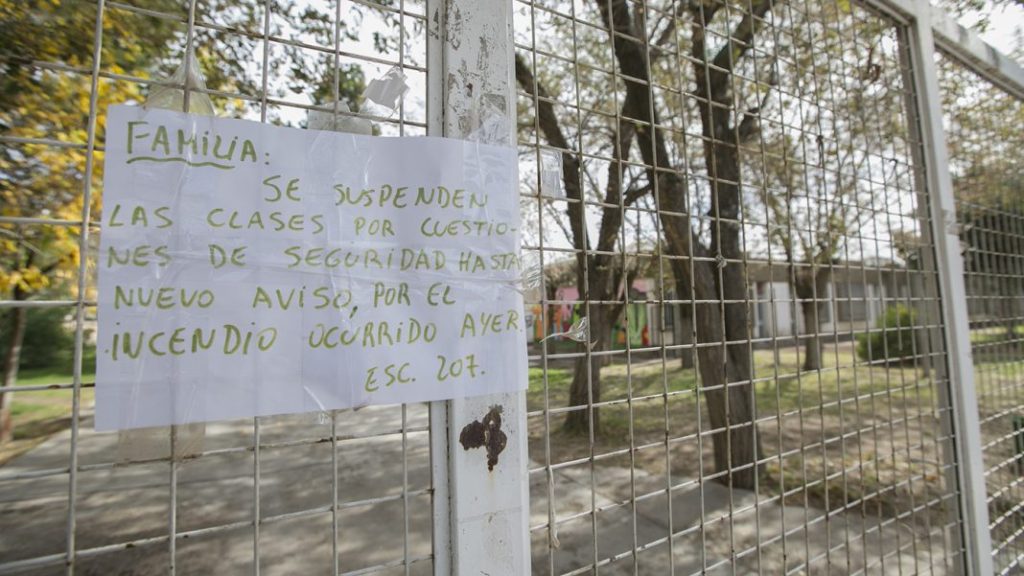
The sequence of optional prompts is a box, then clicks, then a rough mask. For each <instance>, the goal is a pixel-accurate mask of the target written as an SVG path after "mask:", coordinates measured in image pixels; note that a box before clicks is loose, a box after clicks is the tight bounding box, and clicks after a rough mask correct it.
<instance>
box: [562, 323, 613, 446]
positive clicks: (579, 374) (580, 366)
mask: <svg viewBox="0 0 1024 576" xmlns="http://www.w3.org/2000/svg"><path fill="white" fill-rule="evenodd" d="M606 315H607V311H605V310H603V309H601V308H600V307H599V306H595V307H593V308H591V310H590V337H591V338H592V339H593V340H596V341H597V343H596V344H594V346H593V350H603V349H606V344H607V342H608V338H609V331H610V330H611V326H610V322H609V321H608V319H607V317H606ZM586 346H587V344H581V345H580V350H581V351H584V350H585V349H586V348H585V347H586ZM602 359H603V357H602V356H590V357H589V358H588V357H587V356H580V357H578V358H576V365H575V366H574V368H573V374H572V384H571V385H570V386H569V406H584V407H586V406H590V405H592V404H596V403H598V402H600V401H601V365H602ZM588 361H589V363H590V367H589V368H590V369H589V370H588V369H587V363H588ZM588 384H589V386H588ZM591 417H593V419H594V434H595V435H596V434H597V433H598V432H599V430H600V423H601V419H600V414H599V412H598V408H596V407H594V408H587V409H583V410H573V411H571V412H569V413H567V414H566V416H565V423H564V424H563V425H562V427H563V429H564V430H565V431H566V432H569V433H572V434H586V433H588V431H589V430H590V419H591Z"/></svg>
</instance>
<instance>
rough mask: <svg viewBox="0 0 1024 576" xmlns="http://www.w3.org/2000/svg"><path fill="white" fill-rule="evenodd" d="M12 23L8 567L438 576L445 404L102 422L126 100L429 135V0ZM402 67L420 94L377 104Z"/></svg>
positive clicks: (13, 8)
mask: <svg viewBox="0 0 1024 576" xmlns="http://www.w3.org/2000/svg"><path fill="white" fill-rule="evenodd" d="M2 19H3V20H2V21H3V40H0V44H3V48H2V49H0V54H2V58H3V64H2V65H3V66H4V79H3V80H2V83H3V86H4V88H3V91H4V97H3V106H2V108H3V110H2V112H0V115H2V121H0V123H2V126H3V130H2V134H0V145H2V147H3V150H2V152H0V163H2V172H3V177H2V178H0V181H2V183H0V190H2V192H0V196H2V198H3V201H2V203H3V206H2V212H3V214H2V216H0V232H2V234H3V238H4V242H5V244H4V247H3V249H2V250H0V258H3V261H2V264H0V269H2V272H0V279H2V282H0V283H2V284H3V286H4V290H5V292H4V301H3V303H2V306H3V312H4V320H5V323H6V325H5V327H4V329H3V330H4V332H3V333H4V335H5V338H6V340H5V342H8V343H9V342H10V338H11V335H12V334H14V333H16V332H17V331H19V330H21V331H22V332H23V333H24V335H25V336H24V337H25V345H24V347H23V349H24V350H25V353H23V354H22V362H21V367H22V370H21V371H20V372H18V371H17V364H15V366H13V367H12V366H10V365H7V366H6V368H5V374H4V375H5V378H4V382H3V389H2V390H3V392H2V394H3V397H4V401H3V402H4V406H5V408H4V410H5V412H6V413H8V414H10V415H12V417H13V418H12V419H11V420H5V422H6V424H7V425H8V426H13V439H9V438H5V443H4V444H3V450H4V451H3V453H2V456H0V458H2V459H3V461H4V465H3V468H2V469H0V485H2V488H0V494H2V496H0V501H2V504H0V506H2V512H0V526H2V531H3V533H4V535H5V536H4V537H2V538H0V572H3V573H8V572H19V573H20V572H25V573H30V574H33V573H34V574H52V573H59V572H63V571H65V570H66V571H67V572H68V573H72V572H75V573H80V574H82V573H84V574H152V573H164V572H166V573H172V574H173V573H181V574H207V573H212V572H218V573H240V574H241V573H261V572H263V573H280V574H286V573H287V574H294V573H346V574H347V573H381V574H389V573H390V574H399V573H404V574H410V573H413V574H427V573H430V572H432V568H431V565H432V553H431V534H432V519H431V512H430V510H431V477H430V453H429V438H428V431H429V422H428V414H427V407H426V406H425V405H422V404H420V405H409V406H393V407H383V408H382V407H374V408H367V409H365V410H360V411H358V412H353V411H344V412H340V411H331V412H323V413H317V414H306V415H297V416H282V417H265V418H257V419H255V420H253V419H248V420H244V421H232V422H222V423H217V424H211V425H209V426H205V427H204V426H201V425H200V426H181V427H175V428H162V429H154V430H143V431H130V432H125V433H122V434H120V435H119V434H117V433H98V432H94V431H93V430H92V428H93V425H92V415H93V389H94V378H93V373H94V370H95V359H96V354H97V353H98V352H97V350H96V346H95V342H96V340H95V332H96V309H95V302H94V301H95V293H96V286H95V276H96V269H97V267H98V262H99V261H101V260H102V258H104V255H102V254H99V253H98V246H99V243H98V239H97V238H98V236H99V235H101V234H102V231H103V227H104V224H105V222H106V220H105V218H106V219H107V220H109V219H110V216H109V214H110V209H109V207H104V206H103V205H102V202H101V199H102V186H101V182H102V169H103V163H102V158H103V146H104V138H105V132H104V128H105V120H106V110H107V106H108V105H110V104H116V103H125V102H126V103H137V104H142V103H143V102H147V103H148V104H149V105H156V106H158V107H169V108H172V109H173V108H174V107H175V106H176V107H177V109H178V110H179V111H181V110H190V111H192V112H200V113H204V112H205V113H208V114H209V113H213V114H216V115H223V116H234V117H241V118H246V119H250V120H257V121H264V122H273V123H276V124H283V125H290V126H309V125H314V124H318V125H316V126H315V127H317V128H321V129H336V130H341V131H354V132H372V133H375V134H380V135H389V136H399V135H410V136H415V135H423V134H425V133H426V111H427V108H426V38H425V34H426V26H425V22H426V16H425V6H424V5H423V3H416V2H413V1H410V2H404V1H401V2H394V3H385V4H375V3H366V2H332V3H327V2H323V3H304V4H303V5H301V6H298V5H296V4H295V3H291V2H277V1H267V2H264V1H256V0H252V1H249V0H238V1H235V0H227V1H223V2H222V1H218V0H215V1H212V2H206V1H202V2H195V1H193V2H184V3H183V2H178V1H173V0H140V1H130V2H102V1H101V2H85V1H75V2H64V3H49V2H24V3H22V2H18V3H5V4H4V6H3V15H2ZM190 59H191V60H192V61H193V62H192V63H191V65H190V63H189V60H190ZM176 68H179V69H185V70H187V74H185V75H181V76H175V74H174V73H173V72H174V70H175V69H176ZM392 69H396V70H399V71H401V74H402V76H403V77H404V79H405V82H406V83H407V85H408V91H407V92H406V93H404V95H403V96H402V98H401V99H400V100H399V101H398V102H397V103H396V104H395V106H394V107H392V108H388V107H387V106H377V105H375V104H374V103H373V102H372V101H370V100H369V99H366V98H365V97H364V91H365V90H366V88H367V87H368V85H369V84H370V83H371V82H372V81H373V80H374V79H379V78H382V77H384V76H385V75H386V74H387V73H388V72H389V71H390V70H392ZM194 71H195V72H194ZM161 95H162V96H163V97H165V101H164V102H162V105H161V103H156V104H154V99H160V97H161ZM325 117H326V120H325ZM67 327H70V328H71V333H72V336H67V335H66V332H65V329H66V328H67ZM5 350H8V349H6V348H5ZM99 353H102V351H100V352H99ZM33 356H37V357H33ZM15 362H16V361H15ZM8 364H9V362H8Z"/></svg>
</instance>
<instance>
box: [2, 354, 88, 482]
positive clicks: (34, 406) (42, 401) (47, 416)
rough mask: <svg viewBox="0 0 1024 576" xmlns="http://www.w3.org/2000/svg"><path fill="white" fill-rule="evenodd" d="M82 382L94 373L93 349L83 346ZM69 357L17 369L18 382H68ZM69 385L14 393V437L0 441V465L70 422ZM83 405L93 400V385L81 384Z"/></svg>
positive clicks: (70, 377) (27, 383) (27, 384)
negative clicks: (54, 363) (5, 442)
mask: <svg viewBox="0 0 1024 576" xmlns="http://www.w3.org/2000/svg"><path fill="white" fill-rule="evenodd" d="M82 369H83V370H82V382H84V383H91V382H93V381H94V380H95V374H96V351H95V349H93V348H87V349H86V350H85V358H84V359H83V363H82ZM71 381H72V366H71V361H70V360H68V361H65V362H61V363H60V364H58V365H54V366H53V367H50V368H31V369H23V370H20V371H19V372H18V382H17V385H18V386H56V385H62V384H71ZM71 401H72V391H71V390H70V389H56V390H33V391H30V392H18V393H15V394H14V402H13V403H12V404H11V417H12V420H13V423H14V441H13V442H10V443H7V444H2V445H0V465H3V464H4V463H6V462H7V461H8V460H10V459H12V458H14V457H16V456H18V455H20V454H23V453H25V452H26V451H28V450H30V449H32V448H33V447H35V446H37V445H38V444H39V443H41V442H43V441H44V440H46V439H47V438H49V437H50V435H52V434H54V433H56V432H59V431H61V430H64V429H65V428H67V427H68V426H70V425H71ZM81 402H82V404H81V405H82V406H83V407H87V406H91V405H92V403H93V389H92V388H83V389H82V396H81Z"/></svg>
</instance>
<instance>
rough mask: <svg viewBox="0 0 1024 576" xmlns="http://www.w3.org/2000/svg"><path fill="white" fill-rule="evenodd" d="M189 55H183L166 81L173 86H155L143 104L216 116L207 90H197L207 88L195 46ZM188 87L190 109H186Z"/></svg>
mask: <svg viewBox="0 0 1024 576" xmlns="http://www.w3.org/2000/svg"><path fill="white" fill-rule="evenodd" d="M188 55H189V56H188V57H187V58H186V57H184V56H183V57H182V60H181V64H179V65H178V68H177V69H175V71H174V73H172V74H171V75H170V77H169V78H167V79H166V80H165V82H169V83H171V84H172V85H171V86H155V87H154V88H153V89H152V90H151V91H150V93H149V96H147V97H146V102H145V103H144V104H143V106H144V107H146V108H161V109H164V110H175V111H177V112H191V113H192V114H202V115H204V116H214V109H213V102H211V101H210V97H209V96H208V95H207V94H206V93H205V92H196V91H195V90H196V89H199V90H206V79H205V78H204V77H203V72H202V70H200V69H199V60H198V59H197V58H196V52H195V48H194V47H192V48H189V49H188ZM186 87H187V88H188V90H189V95H188V110H185V88H186Z"/></svg>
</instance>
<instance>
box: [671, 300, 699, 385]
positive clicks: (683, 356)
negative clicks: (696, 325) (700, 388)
mask: <svg viewBox="0 0 1024 576" xmlns="http://www.w3.org/2000/svg"><path fill="white" fill-rule="evenodd" d="M679 324H680V325H679V327H678V328H677V329H676V333H677V334H679V342H678V343H679V344H683V345H685V346H687V347H686V348H680V349H679V367H680V368H682V369H683V370H693V366H694V362H693V359H694V357H695V354H694V349H693V312H691V306H690V305H689V304H684V305H683V312H682V314H681V315H680V318H679Z"/></svg>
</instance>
